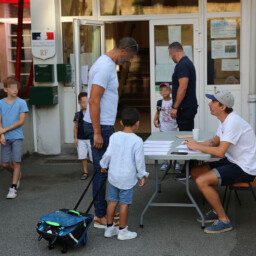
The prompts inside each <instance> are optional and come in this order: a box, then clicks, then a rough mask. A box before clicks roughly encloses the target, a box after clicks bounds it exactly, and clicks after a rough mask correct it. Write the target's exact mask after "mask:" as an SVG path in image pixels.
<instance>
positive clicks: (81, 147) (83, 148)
mask: <svg viewBox="0 0 256 256" xmlns="http://www.w3.org/2000/svg"><path fill="white" fill-rule="evenodd" d="M78 102H79V104H80V106H81V110H80V111H79V112H76V114H75V117H74V120H73V121H74V139H75V145H76V147H77V153H78V159H79V160H82V166H83V175H82V176H81V178H80V179H81V180H86V179H87V177H88V169H87V156H88V154H89V158H90V160H91V161H92V150H91V144H90V140H89V139H88V138H86V135H85V132H84V126H83V122H84V121H83V118H84V114H85V112H86V108H87V93H86V92H80V93H79V95H78Z"/></svg>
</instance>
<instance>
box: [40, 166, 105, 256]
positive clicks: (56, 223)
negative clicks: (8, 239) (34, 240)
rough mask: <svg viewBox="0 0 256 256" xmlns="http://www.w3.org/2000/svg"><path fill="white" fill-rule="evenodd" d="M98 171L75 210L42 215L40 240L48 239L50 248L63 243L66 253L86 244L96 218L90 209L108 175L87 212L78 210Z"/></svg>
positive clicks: (61, 210)
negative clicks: (89, 230)
mask: <svg viewBox="0 0 256 256" xmlns="http://www.w3.org/2000/svg"><path fill="white" fill-rule="evenodd" d="M99 171H100V170H98V172H99ZM96 173H97V172H95V173H94V175H93V177H92V178H91V180H90V181H89V183H88V185H87V187H86V188H85V190H84V192H83V194H82V195H81V197H80V198H79V200H78V202H77V204H76V206H75V208H74V209H73V210H69V209H60V210H57V211H55V212H52V213H49V214H46V215H42V216H41V217H40V219H41V221H40V222H39V223H38V224H37V228H36V230H37V232H38V233H39V238H38V241H40V240H41V239H42V238H44V239H45V240H47V241H48V243H49V244H48V248H49V249H53V248H54V245H55V244H56V243H58V244H60V245H62V253H66V252H67V250H68V249H70V248H75V247H76V246H78V245H79V244H81V245H82V246H85V245H86V243H87V232H88V229H89V228H90V225H91V223H92V222H93V220H94V215H92V214H89V211H90V209H91V207H92V205H93V203H94V200H95V199H96V197H97V196H98V194H99V192H100V191H101V189H102V188H103V186H104V184H105V182H106V180H107V177H106V178H105V179H104V180H103V182H102V184H101V186H100V188H99V190H98V191H97V193H96V195H95V197H94V198H93V200H92V202H91V203H90V205H89V207H88V209H87V211H86V212H85V213H83V212H78V211H77V208H78V206H79V204H80V203H81V201H82V199H83V198H84V195H85V194H86V192H87V190H88V188H89V187H90V185H91V183H92V181H93V179H94V177H95V175H96Z"/></svg>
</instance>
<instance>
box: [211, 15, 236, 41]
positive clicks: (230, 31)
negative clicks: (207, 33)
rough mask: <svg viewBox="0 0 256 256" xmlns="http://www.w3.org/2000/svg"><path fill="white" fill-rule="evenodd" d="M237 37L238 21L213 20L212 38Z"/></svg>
mask: <svg viewBox="0 0 256 256" xmlns="http://www.w3.org/2000/svg"><path fill="white" fill-rule="evenodd" d="M234 37H236V20H235V19H225V20H211V38H234Z"/></svg>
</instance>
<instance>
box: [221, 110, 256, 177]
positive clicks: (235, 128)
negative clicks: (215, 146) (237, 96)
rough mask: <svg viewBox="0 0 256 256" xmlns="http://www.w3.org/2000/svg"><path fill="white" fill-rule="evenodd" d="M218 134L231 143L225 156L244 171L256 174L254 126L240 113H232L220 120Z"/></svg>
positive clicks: (222, 139)
mask: <svg viewBox="0 0 256 256" xmlns="http://www.w3.org/2000/svg"><path fill="white" fill-rule="evenodd" d="M217 136H218V137H219V138H220V141H227V142H229V143H231V145H230V146H229V148H228V150H227V152H226V154H225V156H226V157H227V159H228V160H229V161H230V162H232V163H234V164H236V165H238V166H239V167H240V168H241V169H242V170H243V171H244V172H246V173H248V174H251V175H256V137H255V134H254V131H253V129H252V127H251V126H250V125H249V124H248V123H247V122H246V121H245V120H244V119H243V118H241V117H240V116H239V115H237V114H236V113H234V112H232V113H230V114H229V115H228V116H227V117H226V119H225V120H224V122H223V123H221V122H219V127H218V130H217Z"/></svg>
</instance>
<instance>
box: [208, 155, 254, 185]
mask: <svg viewBox="0 0 256 256" xmlns="http://www.w3.org/2000/svg"><path fill="white" fill-rule="evenodd" d="M206 166H207V167H208V169H209V170H213V171H214V172H215V174H216V175H217V177H218V180H219V185H220V186H226V185H232V184H234V183H236V182H251V181H253V180H254V178H255V176H253V175H250V174H248V173H246V172H244V171H243V170H242V169H241V168H240V167H239V166H238V165H236V164H234V163H231V162H229V161H228V159H227V158H226V157H225V158H222V159H220V160H219V161H215V162H209V163H207V164H206Z"/></svg>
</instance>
